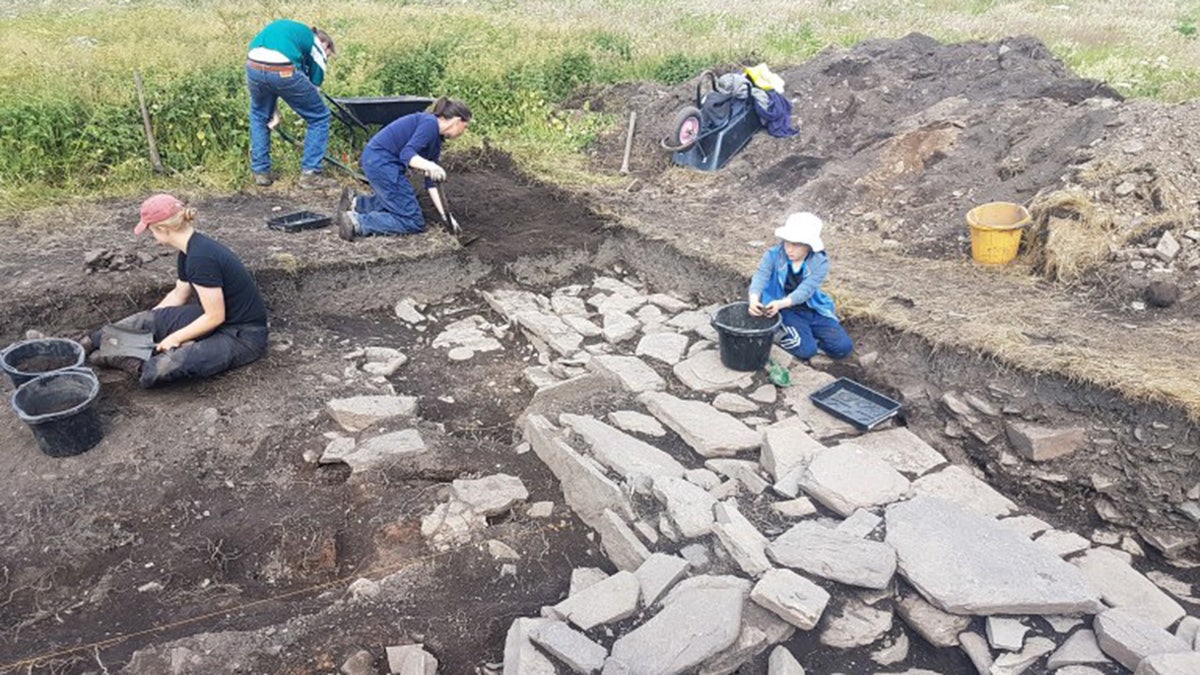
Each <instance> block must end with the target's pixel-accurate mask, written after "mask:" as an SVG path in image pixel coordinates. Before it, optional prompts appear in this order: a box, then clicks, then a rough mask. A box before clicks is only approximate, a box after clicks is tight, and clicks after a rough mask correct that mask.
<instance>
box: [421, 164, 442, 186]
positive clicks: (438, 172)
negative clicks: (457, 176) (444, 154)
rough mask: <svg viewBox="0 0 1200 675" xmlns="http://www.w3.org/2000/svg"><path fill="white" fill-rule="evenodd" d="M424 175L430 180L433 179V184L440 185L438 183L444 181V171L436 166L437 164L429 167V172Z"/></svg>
mask: <svg viewBox="0 0 1200 675" xmlns="http://www.w3.org/2000/svg"><path fill="white" fill-rule="evenodd" d="M425 173H426V174H428V175H429V177H430V178H431V179H433V182H435V183H440V182H442V181H444V180H446V170H445V169H443V168H442V167H440V166H438V165H437V164H433V165H431V166H430V167H429V170H428V171H426V172H425Z"/></svg>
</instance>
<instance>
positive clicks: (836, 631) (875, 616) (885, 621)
mask: <svg viewBox="0 0 1200 675" xmlns="http://www.w3.org/2000/svg"><path fill="white" fill-rule="evenodd" d="M891 628H892V610H891V608H889V607H888V606H887V605H881V606H880V607H872V606H870V605H868V604H866V603H864V602H862V601H861V600H857V599H855V598H850V599H848V600H847V601H846V602H845V603H844V604H843V605H842V607H841V609H839V610H838V611H837V612H834V613H831V615H830V616H829V618H827V619H826V620H825V629H824V630H822V631H821V644H823V645H826V646H828V647H836V648H837V649H852V648H854V647H863V646H866V645H869V644H871V643H873V642H875V641H876V640H878V639H879V638H881V637H883V635H884V634H885V633H887V632H888V631H889V630H891Z"/></svg>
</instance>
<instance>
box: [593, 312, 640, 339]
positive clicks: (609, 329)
mask: <svg viewBox="0 0 1200 675" xmlns="http://www.w3.org/2000/svg"><path fill="white" fill-rule="evenodd" d="M601 323H603V324H604V328H603V329H601V334H602V335H603V336H604V340H605V341H606V342H608V343H610V344H614V345H615V344H617V343H620V342H624V341H626V340H630V339H632V338H633V336H635V335H637V334H638V331H639V330H641V328H642V323H641V322H640V321H638V320H637V319H635V318H633V317H632V316H629V315H628V314H625V313H623V312H608V313H606V314H604V316H603V317H602V320H601Z"/></svg>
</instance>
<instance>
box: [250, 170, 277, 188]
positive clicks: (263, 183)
mask: <svg viewBox="0 0 1200 675" xmlns="http://www.w3.org/2000/svg"><path fill="white" fill-rule="evenodd" d="M274 182H275V176H273V175H271V174H270V173H256V174H254V184H255V185H257V186H258V187H269V186H270V185H272V184H273V183H274Z"/></svg>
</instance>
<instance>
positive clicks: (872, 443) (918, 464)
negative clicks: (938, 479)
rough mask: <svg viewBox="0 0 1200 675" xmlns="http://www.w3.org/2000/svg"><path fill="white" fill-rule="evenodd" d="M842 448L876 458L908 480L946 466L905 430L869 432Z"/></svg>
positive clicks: (918, 437) (849, 441)
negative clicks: (855, 450) (908, 477)
mask: <svg viewBox="0 0 1200 675" xmlns="http://www.w3.org/2000/svg"><path fill="white" fill-rule="evenodd" d="M841 445H844V446H845V445H848V446H851V447H854V448H858V449H860V450H862V451H864V452H866V453H867V454H868V455H872V456H874V457H878V458H879V459H882V460H883V461H884V462H887V463H888V464H890V465H891V467H892V468H893V469H895V470H897V471H899V472H901V473H903V474H905V475H908V476H921V475H923V474H925V473H927V472H928V471H929V470H931V469H934V468H936V467H938V466H941V465H942V464H945V463H946V458H945V457H943V456H942V453H940V452H938V451H937V450H934V449H933V446H931V445H929V444H928V443H926V442H925V441H923V440H921V437H920V436H917V435H916V434H914V433H913V432H911V431H909V430H908V429H907V428H905V427H896V428H895V429H885V430H883V431H872V432H871V433H869V434H863V435H862V436H859V437H858V438H854V439H851V440H848V441H845V442H844V443H842V444H841Z"/></svg>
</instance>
